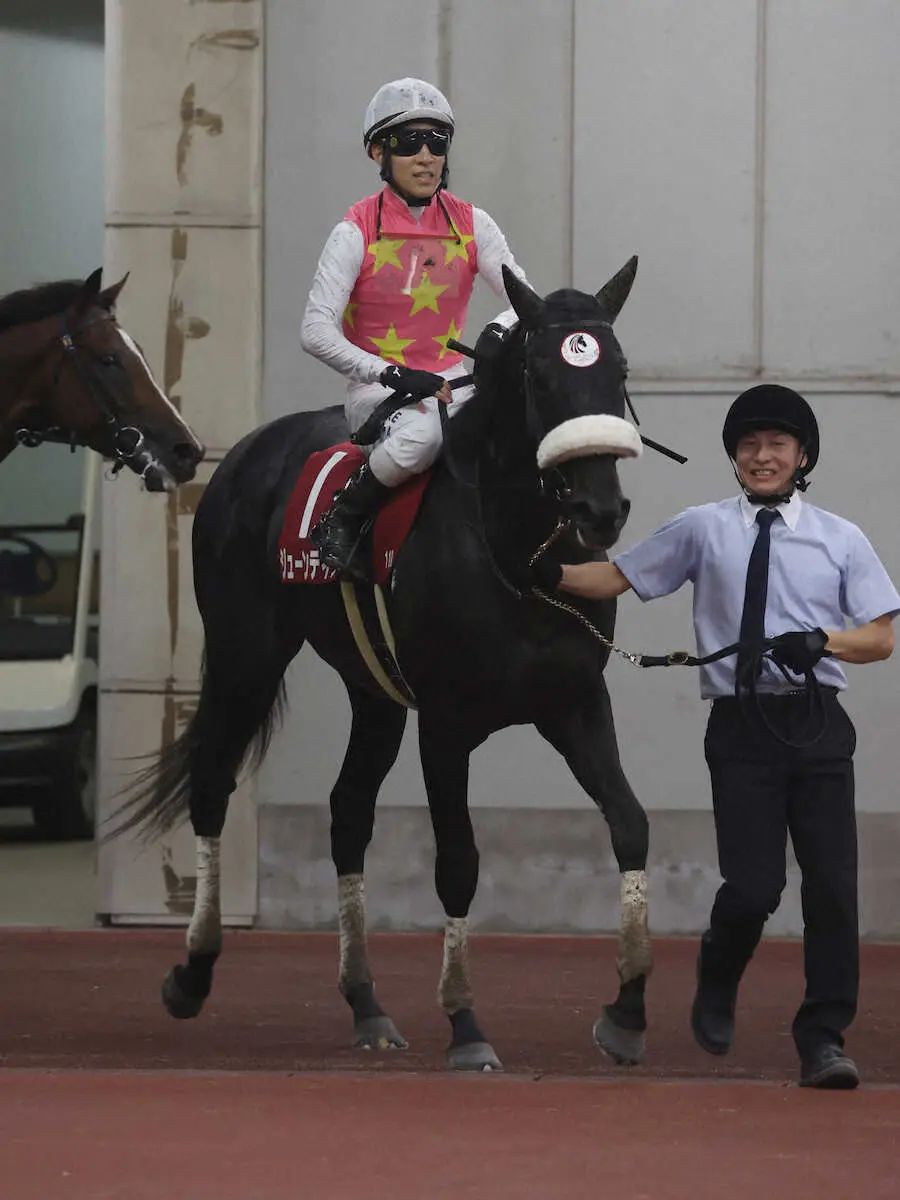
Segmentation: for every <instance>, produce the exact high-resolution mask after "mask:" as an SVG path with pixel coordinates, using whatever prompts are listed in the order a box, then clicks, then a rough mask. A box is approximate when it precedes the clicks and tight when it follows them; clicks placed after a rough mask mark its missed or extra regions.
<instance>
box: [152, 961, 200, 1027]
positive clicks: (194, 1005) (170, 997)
mask: <svg viewBox="0 0 900 1200" xmlns="http://www.w3.org/2000/svg"><path fill="white" fill-rule="evenodd" d="M177 969H178V968H177V967H173V968H172V970H171V971H169V973H168V974H167V975H166V977H165V979H164V980H163V984H162V1002H163V1004H164V1005H165V1006H166V1012H167V1013H168V1014H169V1016H170V1017H177V1018H178V1019H179V1020H187V1019H188V1018H189V1017H196V1016H197V1015H198V1014H199V1013H200V1010H201V1009H202V1008H203V1000H204V997H202V996H189V995H188V994H187V992H185V991H183V990H182V988H181V985H180V984H179V983H178V977H177V975H176V971H177Z"/></svg>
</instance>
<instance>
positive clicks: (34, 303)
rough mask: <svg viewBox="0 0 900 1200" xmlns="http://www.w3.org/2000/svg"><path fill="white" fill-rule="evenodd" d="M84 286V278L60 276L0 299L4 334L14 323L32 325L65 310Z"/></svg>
mask: <svg viewBox="0 0 900 1200" xmlns="http://www.w3.org/2000/svg"><path fill="white" fill-rule="evenodd" d="M83 287H84V280H82V279H60V280H58V281H57V282H55V283H39V284H38V285H37V286H36V287H32V288H24V289H23V290H22V291H19V292H10V294H9V295H8V296H4V297H3V298H2V299H0V333H3V332H4V330H7V329H12V328H13V326H14V325H31V324H32V323H33V322H35V321H43V320H44V319H45V318H46V317H53V316H55V315H56V314H57V313H63V312H65V310H66V309H67V308H68V307H69V305H70V304H71V303H72V301H73V300H74V299H75V297H76V296H77V295H78V293H79V292H80V291H81V289H82V288H83Z"/></svg>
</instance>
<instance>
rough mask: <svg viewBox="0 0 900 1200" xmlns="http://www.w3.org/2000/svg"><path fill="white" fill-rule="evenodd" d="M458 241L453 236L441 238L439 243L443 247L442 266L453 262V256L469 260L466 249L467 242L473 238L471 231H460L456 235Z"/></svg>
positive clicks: (465, 260)
mask: <svg viewBox="0 0 900 1200" xmlns="http://www.w3.org/2000/svg"><path fill="white" fill-rule="evenodd" d="M457 236H458V237H459V241H456V239H455V238H446V239H445V238H441V245H442V246H443V247H444V254H445V257H444V266H446V265H447V263H450V262H453V260H454V258H461V259H462V260H463V261H464V262H468V260H469V252H468V251H467V250H466V247H467V246H468V244H469V242H471V241H474V240H475V235H474V234H473V233H460V234H458V235H457Z"/></svg>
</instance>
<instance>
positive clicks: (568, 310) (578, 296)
mask: <svg viewBox="0 0 900 1200" xmlns="http://www.w3.org/2000/svg"><path fill="white" fill-rule="evenodd" d="M544 303H545V304H546V306H547V312H546V318H547V321H548V323H549V322H553V323H554V324H564V323H568V322H569V321H571V322H573V323H575V324H577V322H578V321H583V320H585V319H590V320H595V321H596V320H597V318H598V317H602V315H603V314H602V311H601V309H600V305H599V304H598V303H597V298H596V296H591V295H589V294H588V293H587V292H579V291H578V290H577V289H576V288H560V289H559V290H558V291H556V292H551V293H550V295H549V296H547V297H546V299H545V301H544Z"/></svg>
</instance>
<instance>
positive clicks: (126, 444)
mask: <svg viewBox="0 0 900 1200" xmlns="http://www.w3.org/2000/svg"><path fill="white" fill-rule="evenodd" d="M101 321H113V322H115V317H114V316H113V315H112V314H111V313H103V314H101V315H100V316H96V317H92V318H91V319H90V320H88V321H84V322H83V323H82V324H81V325H79V326H78V327H77V328H76V329H70V328H69V317H68V313H67V312H66V313H63V314H62V316H61V317H60V331H59V333H58V334H56V335H55V336H54V337H53V338H51V339H50V340H51V343H52V342H59V343H60V345H61V346H62V350H63V353H62V354H61V355H60V358H59V361H58V362H57V364H56V369H55V371H54V372H53V381H52V384H51V395H52V394H53V393H55V392H56V389H57V388H58V387H59V377H60V374H61V372H62V368H63V365H64V364H65V363H66V362H71V364H72V366H73V367H74V368H75V373H76V374H77V375H78V378H79V379H80V381H81V383H82V385H83V387H84V388H85V390H86V391H87V392H88V394H89V395H90V397H91V399H92V400H93V401H94V403H95V404H96V406H97V408H98V410H99V411H100V414H101V416H102V417H103V420H104V422H105V424H106V427H107V431H108V432H109V434H110V441H111V446H112V450H111V454H110V457H111V458H112V459H113V466H112V474H113V475H117V474H118V472H119V471H121V470H122V468H123V467H124V466H126V465H127V464H128V463H129V462H130V461H131V460H132V459H134V458H136V457H137V455H138V454H139V453H140V452H141V450H142V449H143V446H144V434H143V433H142V432H141V430H140V429H138V428H137V426H136V425H126V424H124V423H123V421H122V419H121V417H120V415H119V412H118V411H117V409H118V404H117V400H116V397H115V395H114V394H113V393H112V391H111V390H110V388H109V387H108V386H107V384H106V383H105V381H104V380H103V379H102V378H101V376H100V375H99V374H98V372H97V371H96V370H94V369H93V368H92V367H91V366H90V363H91V362H92V361H93V360H92V357H91V356H90V355H85V351H84V347H82V346H79V345H78V344H77V343H76V341H75V338H76V337H77V336H78V334H80V333H82V332H83V331H84V330H85V329H87V328H89V327H90V326H91V325H96V324H98V323H99V322H101ZM86 359H87V361H86ZM128 386H129V388H130V389H131V390H132V395H133V388H132V385H131V381H130V380H129V383H128ZM38 411H40V409H38ZM14 437H15V440H16V442H17V443H18V444H19V445H20V446H25V447H27V448H28V449H34V448H36V447H37V446H40V445H42V444H43V443H44V442H53V443H57V444H62V445H66V446H69V447H70V449H71V450H72V452H73V453H74V451H75V447H76V446H85V445H87V443H86V442H85V441H83V440H82V438H81V437H79V436H78V435H77V434H76V433H75V432H74V431H72V430H67V429H63V428H62V426H60V425H38V426H37V427H35V425H34V423H33V422H29V424H28V425H23V426H20V427H19V428H18V429H17V430H16V431H15V434H14Z"/></svg>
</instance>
